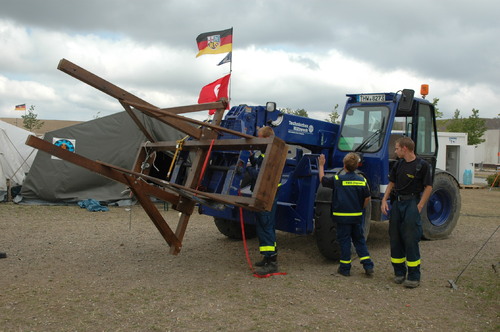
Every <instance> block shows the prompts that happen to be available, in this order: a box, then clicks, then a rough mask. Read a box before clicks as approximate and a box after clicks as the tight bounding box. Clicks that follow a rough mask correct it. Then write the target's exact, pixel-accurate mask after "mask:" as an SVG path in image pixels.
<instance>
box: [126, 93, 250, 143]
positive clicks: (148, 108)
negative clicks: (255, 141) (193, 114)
mask: <svg viewBox="0 0 500 332" xmlns="http://www.w3.org/2000/svg"><path fill="white" fill-rule="evenodd" d="M123 102H124V103H126V104H128V105H130V106H133V107H135V108H136V109H138V110H141V111H143V112H145V113H148V114H149V115H150V116H152V117H154V118H156V119H158V120H166V119H167V118H171V119H176V120H181V121H185V122H189V123H193V124H196V125H199V126H201V127H207V128H210V129H213V130H216V131H218V132H225V133H228V134H232V135H235V136H239V137H243V138H255V136H252V135H248V134H245V133H241V132H239V131H236V130H232V129H227V128H224V127H220V126H218V125H214V124H211V123H209V122H203V121H199V120H195V119H191V118H188V117H185V116H182V115H177V114H173V113H168V112H165V113H163V112H161V111H160V110H158V109H157V108H154V107H151V106H148V105H144V104H141V103H136V102H133V101H129V100H124V101H123ZM195 138H197V139H199V138H200V137H199V136H198V137H195Z"/></svg>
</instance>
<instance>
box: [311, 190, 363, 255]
mask: <svg viewBox="0 0 500 332" xmlns="http://www.w3.org/2000/svg"><path fill="white" fill-rule="evenodd" d="M331 202H332V190H331V189H330V188H325V187H323V186H322V185H320V186H319V188H318V192H317V194H316V202H315V206H316V208H315V210H314V223H315V225H314V226H315V228H314V234H315V236H316V245H317V246H318V249H319V251H320V253H321V254H322V255H323V256H324V257H325V258H327V259H330V260H333V261H338V260H339V259H340V246H339V243H338V242H337V225H336V224H335V223H334V222H333V220H332V209H331V204H332V203H331ZM371 211H372V209H371V205H368V206H367V208H366V210H365V214H364V217H365V219H364V221H363V235H364V236H365V239H367V238H368V234H369V233H370V224H371ZM353 253H355V251H354V247H353Z"/></svg>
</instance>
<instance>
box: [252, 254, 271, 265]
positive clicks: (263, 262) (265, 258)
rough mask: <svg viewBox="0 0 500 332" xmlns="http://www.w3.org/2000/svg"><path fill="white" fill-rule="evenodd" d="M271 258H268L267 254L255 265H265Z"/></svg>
mask: <svg viewBox="0 0 500 332" xmlns="http://www.w3.org/2000/svg"><path fill="white" fill-rule="evenodd" d="M268 261H269V259H267V257H266V256H263V257H262V259H261V260H260V261H258V262H257V263H255V264H254V265H255V266H264V265H266V262H268Z"/></svg>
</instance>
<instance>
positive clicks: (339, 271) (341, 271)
mask: <svg viewBox="0 0 500 332" xmlns="http://www.w3.org/2000/svg"><path fill="white" fill-rule="evenodd" d="M337 273H338V274H340V275H343V276H344V277H350V276H351V271H347V270H342V269H341V268H340V266H339V268H338V269H337Z"/></svg>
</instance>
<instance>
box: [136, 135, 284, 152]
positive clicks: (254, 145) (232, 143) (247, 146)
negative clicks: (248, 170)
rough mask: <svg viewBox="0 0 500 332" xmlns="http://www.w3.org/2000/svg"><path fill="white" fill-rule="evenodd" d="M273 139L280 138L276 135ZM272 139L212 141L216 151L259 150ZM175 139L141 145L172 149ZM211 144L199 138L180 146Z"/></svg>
mask: <svg viewBox="0 0 500 332" xmlns="http://www.w3.org/2000/svg"><path fill="white" fill-rule="evenodd" d="M275 139H277V140H280V138H278V137H276V138H275ZM273 142H274V139H273V138H272V137H268V138H258V137H254V136H251V137H250V138H242V139H238V138H235V139H221V138H219V139H217V140H216V141H215V142H214V143H213V146H214V149H215V150H218V151H231V150H261V149H265V148H267V145H268V144H272V143H273ZM176 145H177V141H162V142H146V143H143V147H146V148H154V149H155V150H157V151H173V150H175V149H176ZM210 145H212V140H207V139H200V140H186V141H185V142H184V143H183V145H182V148H183V149H186V150H189V149H194V148H208V147H209V146H210Z"/></svg>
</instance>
